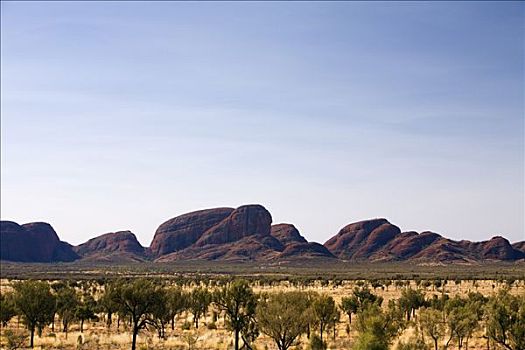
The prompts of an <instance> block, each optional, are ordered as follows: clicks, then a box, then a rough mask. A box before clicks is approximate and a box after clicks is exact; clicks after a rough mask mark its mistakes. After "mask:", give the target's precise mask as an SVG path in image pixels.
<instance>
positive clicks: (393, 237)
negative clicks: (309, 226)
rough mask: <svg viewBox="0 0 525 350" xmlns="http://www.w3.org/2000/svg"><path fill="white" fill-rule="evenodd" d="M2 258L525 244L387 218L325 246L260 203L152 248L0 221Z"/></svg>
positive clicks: (370, 256) (369, 252)
mask: <svg viewBox="0 0 525 350" xmlns="http://www.w3.org/2000/svg"><path fill="white" fill-rule="evenodd" d="M0 238H1V240H0V243H1V244H0V246H1V257H0V258H1V259H2V260H9V261H20V262H61V261H63V262H69V261H74V260H79V259H80V260H83V261H88V262H89V261H92V262H120V263H121V262H140V261H146V260H152V261H156V262H169V261H175V260H195V259H203V260H227V261H239V262H242V261H287V260H304V259H310V258H316V259H330V260H332V261H337V259H340V260H345V261H371V262H374V261H378V262H379V261H411V262H414V263H427V262H439V263H476V262H484V261H517V260H523V259H525V242H517V243H514V244H512V245H511V244H510V242H509V241H508V240H506V239H505V238H503V237H501V236H496V237H493V238H492V239H490V240H488V241H482V242H470V241H454V240H450V239H448V238H445V237H443V236H441V235H439V234H437V233H434V232H428V231H427V232H421V233H418V232H413V231H409V232H402V231H401V229H400V228H399V227H397V226H395V225H393V224H391V223H390V222H389V221H388V220H386V219H371V220H365V221H360V222H356V223H351V224H348V225H346V226H345V227H343V228H342V229H341V230H340V231H339V232H338V233H337V234H336V235H335V236H333V237H332V238H330V239H329V240H328V241H326V242H325V244H324V245H322V244H319V243H315V242H308V241H307V240H306V239H305V238H304V237H303V236H302V235H301V233H300V232H299V231H298V230H297V228H296V227H295V226H294V225H292V224H274V225H272V216H271V214H270V213H269V212H268V211H267V210H266V209H265V208H264V207H263V206H261V205H257V204H251V205H244V206H241V207H239V208H236V209H234V208H213V209H206V210H199V211H195V212H191V213H187V214H183V215H180V216H177V217H174V218H172V219H169V220H167V221H166V222H164V223H163V224H161V225H160V226H159V227H158V229H157V230H156V232H155V235H154V237H153V240H152V242H151V245H150V247H149V248H145V247H142V246H141V244H140V243H139V242H138V240H137V238H136V236H135V235H134V234H133V233H132V232H130V231H118V232H112V233H106V234H103V235H100V236H97V237H95V238H93V239H90V240H89V241H87V242H85V243H83V244H80V245H78V246H76V247H73V246H71V245H69V244H68V243H65V242H61V241H60V240H59V238H58V235H57V234H56V232H55V231H54V230H53V228H52V227H51V226H50V225H49V224H46V223H31V224H25V225H18V224H17V223H14V222H11V221H1V232H0Z"/></svg>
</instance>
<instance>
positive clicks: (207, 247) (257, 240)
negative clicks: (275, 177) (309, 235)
mask: <svg viewBox="0 0 525 350" xmlns="http://www.w3.org/2000/svg"><path fill="white" fill-rule="evenodd" d="M211 210H213V209H211ZM271 223H272V217H271V215H270V213H269V212H268V211H267V210H266V209H265V208H264V207H262V206H260V205H245V206H241V207H239V208H237V209H235V210H232V211H231V212H230V214H229V215H228V216H227V217H225V218H224V219H223V220H221V221H220V222H219V223H217V224H216V225H214V226H213V227H211V228H209V229H207V230H206V231H205V232H203V233H202V234H200V238H199V239H198V240H197V241H196V242H195V243H193V244H191V245H190V246H187V247H186V248H183V249H180V250H177V251H174V252H172V253H169V254H164V255H162V256H160V257H158V258H157V259H156V261H164V262H166V261H174V260H181V259H184V260H186V259H205V260H228V261H269V260H273V259H280V258H309V257H328V258H333V257H334V256H333V254H332V253H330V252H329V251H328V250H327V249H326V248H325V247H324V246H322V245H320V244H318V243H308V242H307V240H306V239H305V238H304V237H303V236H301V234H300V233H299V231H298V230H297V229H296V228H295V226H293V225H291V224H278V225H273V226H272V225H271Z"/></svg>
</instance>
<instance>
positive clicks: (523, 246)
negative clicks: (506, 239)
mask: <svg viewBox="0 0 525 350" xmlns="http://www.w3.org/2000/svg"><path fill="white" fill-rule="evenodd" d="M512 248H514V249H516V250H519V251H520V252H523V253H525V241H521V242H516V243H512Z"/></svg>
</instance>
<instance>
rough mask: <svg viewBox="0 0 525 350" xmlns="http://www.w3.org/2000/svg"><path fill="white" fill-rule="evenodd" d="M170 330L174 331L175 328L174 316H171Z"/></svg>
mask: <svg viewBox="0 0 525 350" xmlns="http://www.w3.org/2000/svg"><path fill="white" fill-rule="evenodd" d="M171 330H172V331H174V330H175V316H173V317H172V318H171Z"/></svg>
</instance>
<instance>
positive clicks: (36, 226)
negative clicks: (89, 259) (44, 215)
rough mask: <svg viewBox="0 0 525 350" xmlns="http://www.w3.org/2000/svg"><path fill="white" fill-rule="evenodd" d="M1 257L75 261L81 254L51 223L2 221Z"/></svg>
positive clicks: (17, 259) (37, 260) (27, 259)
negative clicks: (64, 240)
mask: <svg viewBox="0 0 525 350" xmlns="http://www.w3.org/2000/svg"><path fill="white" fill-rule="evenodd" d="M0 242H1V244H0V259H1V260H10V261H21V262H58V261H73V260H76V259H78V258H79V256H78V255H77V254H76V253H75V252H74V251H73V249H72V247H71V245H69V244H68V243H65V242H61V241H60V239H59V238H58V235H57V234H56V232H55V230H53V228H52V227H51V225H49V224H47V223H44V222H34V223H30V224H25V225H21V226H20V225H18V224H17V223H15V222H12V221H1V222H0Z"/></svg>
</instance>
